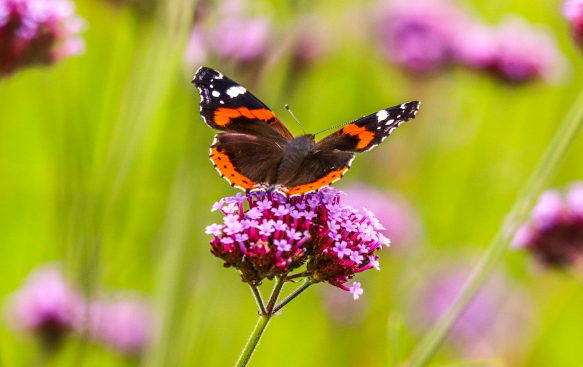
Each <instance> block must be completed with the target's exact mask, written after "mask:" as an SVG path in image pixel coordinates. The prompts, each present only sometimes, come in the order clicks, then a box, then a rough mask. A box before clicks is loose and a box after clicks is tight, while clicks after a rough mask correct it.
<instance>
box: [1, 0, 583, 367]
mask: <svg viewBox="0 0 583 367" xmlns="http://www.w3.org/2000/svg"><path fill="white" fill-rule="evenodd" d="M211 4H212V3H211ZM251 4H253V7H251V9H252V14H260V15H264V16H268V17H270V18H271V19H272V21H273V25H274V26H275V28H276V29H277V32H278V34H277V36H278V37H280V38H281V39H285V37H286V29H287V28H289V27H293V26H294V24H295V23H294V22H296V21H297V19H299V17H300V15H301V14H303V13H304V12H308V11H309V12H314V13H316V14H319V15H320V16H322V19H324V20H325V21H326V22H327V23H328V26H329V28H330V30H331V35H332V39H333V44H334V45H335V47H333V48H332V49H331V50H330V51H329V52H328V53H327V54H326V55H325V56H324V57H323V58H322V59H320V60H318V61H317V62H315V63H314V64H312V65H310V66H309V67H307V68H306V69H304V70H302V72H301V73H294V74H293V76H292V77H290V69H289V57H288V56H286V54H285V48H284V47H282V48H280V50H282V54H278V55H275V56H273V57H270V58H268V60H267V61H265V65H263V66H262V69H261V70H262V74H261V78H258V79H257V80H255V81H254V82H253V83H252V82H251V80H250V79H251V78H250V77H249V76H248V75H246V74H245V72H244V71H240V70H237V68H235V67H233V65H231V64H223V63H221V62H220V61H218V60H213V59H209V60H208V63H207V65H206V66H210V67H213V68H216V69H218V70H220V71H222V72H223V73H225V74H227V75H228V76H230V77H231V78H233V79H235V80H237V81H239V82H240V83H241V84H242V85H244V86H246V85H249V84H253V85H252V86H249V87H248V88H249V89H251V90H252V92H253V93H254V94H255V95H256V96H258V97H259V98H260V99H261V100H262V101H264V102H265V103H266V104H267V105H268V106H270V108H271V109H272V110H273V111H274V112H275V113H276V114H277V115H278V116H279V117H280V119H282V120H283V121H284V123H286V125H287V126H288V127H289V129H290V130H291V131H292V133H294V134H299V133H301V131H300V129H299V127H298V126H297V125H296V123H295V122H294V121H293V120H292V119H291V117H290V116H289V114H288V113H287V112H286V111H285V108H284V103H288V104H289V105H290V106H291V107H292V109H293V111H294V113H295V114H296V116H297V117H298V119H299V120H300V121H301V122H302V123H303V125H304V127H305V128H306V130H307V131H308V132H315V131H319V130H321V129H324V128H326V127H330V126H333V125H336V124H340V123H343V122H345V121H348V120H351V119H354V118H356V117H359V116H362V115H364V114H368V113H373V112H375V111H377V110H379V109H382V108H386V107H389V106H392V105H396V104H400V103H402V102H405V101H409V100H420V101H421V102H422V105H421V109H420V112H419V114H418V115H417V118H416V119H415V120H413V121H410V122H408V123H406V124H404V125H403V126H402V127H400V128H399V129H398V130H397V131H396V132H395V133H394V134H393V136H391V137H390V138H389V139H387V140H386V141H385V143H384V144H382V145H381V146H380V147H378V148H376V149H375V150H373V151H371V152H368V153H366V154H362V155H359V156H358V157H357V159H356V160H355V162H354V164H353V166H352V169H351V170H350V171H349V172H348V173H347V174H346V176H345V177H344V178H343V179H342V181H340V182H338V183H337V184H336V185H335V187H337V188H339V189H342V188H343V187H345V186H347V185H349V184H351V183H355V182H364V183H366V184H368V185H370V186H373V187H375V188H380V189H386V190H393V191H396V192H399V193H401V194H402V195H404V197H406V198H407V199H408V201H409V202H410V203H411V204H412V205H413V207H414V208H415V211H416V212H417V214H418V216H419V218H420V221H421V223H422V227H423V235H422V236H420V237H419V238H420V239H419V240H418V241H417V242H418V243H415V244H412V245H411V246H409V248H408V250H407V251H399V250H398V249H396V248H397V247H398V246H399V244H398V243H394V245H393V247H394V248H392V249H388V250H384V251H383V253H382V254H381V260H380V261H381V267H382V271H381V272H366V273H364V274H360V275H358V276H357V278H356V280H357V281H360V282H362V284H363V288H364V289H365V293H364V295H363V296H362V298H361V300H359V301H358V302H359V304H358V306H350V307H357V308H360V310H359V311H358V312H360V314H359V315H362V316H359V317H358V318H356V319H355V320H350V322H342V321H339V320H338V319H335V318H333V317H332V316H331V315H330V314H329V312H328V311H327V308H326V307H325V305H324V301H323V299H324V298H325V297H327V295H326V293H325V291H326V290H325V289H324V288H327V287H328V288H329V287H330V286H329V285H327V284H319V285H317V286H314V287H312V288H311V289H310V290H309V291H307V292H306V294H305V295H303V296H302V297H300V298H298V300H296V301H294V302H293V303H292V304H290V305H289V306H288V307H286V309H285V312H284V313H283V314H282V315H280V316H277V317H276V318H274V320H273V321H272V323H271V324H270V326H269V328H268V329H267V332H266V334H265V336H264V338H263V340H262V341H261V343H260V345H259V348H258V351H257V352H256V354H255V355H254V357H253V359H252V361H251V365H252V366H299V365H305V366H315V365H318V366H374V367H376V366H389V365H391V363H392V361H394V359H395V358H396V357H397V358H398V359H399V360H404V359H406V358H407V356H408V355H409V353H410V351H411V349H412V348H413V346H414V345H415V343H416V342H417V341H418V340H419V338H420V337H421V336H422V333H423V328H419V327H416V326H414V324H415V322H414V321H415V317H414V316H412V309H414V305H415V303H416V302H415V301H416V296H415V292H414V291H413V289H416V288H418V287H421V286H422V285H423V284H425V282H426V281H427V280H428V279H429V278H430V277H431V274H432V272H433V271H435V269H438V268H439V267H440V266H441V267H457V266H459V267H460V268H463V269H467V268H469V267H471V266H472V265H473V264H475V262H476V260H477V259H478V258H479V256H480V255H481V254H482V252H483V250H484V248H485V246H486V244H487V243H488V242H489V241H490V239H491V238H492V236H493V235H494V234H495V233H496V231H497V229H498V227H499V226H500V225H501V220H502V218H503V216H504V215H505V214H506V212H507V211H508V210H509V208H510V206H511V204H512V202H513V200H514V198H515V196H516V193H517V191H518V189H519V188H520V187H521V185H522V184H523V182H524V180H525V178H526V177H527V176H528V174H529V173H530V172H531V170H532V169H533V168H534V166H535V164H536V162H537V161H538V159H539V158H540V155H541V153H542V151H543V150H544V148H545V146H546V144H547V143H548V142H549V141H550V138H551V136H552V134H553V132H554V131H555V129H556V128H557V126H558V124H559V122H560V121H561V119H562V117H563V115H564V113H565V111H566V110H568V109H569V107H570V105H571V104H572V102H573V101H574V99H575V96H576V95H577V93H578V90H579V89H580V85H581V81H582V77H581V72H580V66H579V64H580V58H579V55H578V54H577V51H576V50H575V49H574V46H573V45H572V43H571V41H570V39H569V36H568V25H567V23H566V21H565V20H564V19H563V17H562V16H561V14H560V6H561V4H560V2H559V1H551V0H544V1H536V2H532V1H525V0H509V1H506V2H503V3H501V2H499V1H493V0H487V1H471V2H470V1H467V2H464V4H463V5H464V6H468V7H470V8H472V9H473V10H474V11H475V12H476V13H477V14H478V15H479V16H480V17H481V18H482V19H484V21H486V22H491V23H498V22H499V21H500V20H501V19H503V18H504V17H505V16H506V15H508V14H509V13H514V14H520V15H521V16H523V17H524V18H526V19H527V20H529V21H531V22H535V23H541V24H545V25H547V26H548V28H549V30H550V31H551V32H552V34H553V35H554V36H555V37H556V39H557V42H558V45H559V47H560V49H561V50H562V52H563V53H564V54H565V56H566V57H567V59H568V63H569V66H570V68H569V72H568V76H567V77H566V78H565V80H564V81H562V82H561V83H558V84H548V83H545V82H533V83H526V84H522V85H510V84H507V83H501V82H500V81H498V80H496V79H494V78H492V77H490V76H488V75H483V74H480V73H476V72H472V71H468V70H464V69H461V68H452V69H450V70H447V71H445V72H443V73H439V74H438V75H435V76H431V77H425V78H414V77H411V76H410V75H407V74H405V73H403V72H402V71H401V70H400V69H399V68H398V67H396V66H394V65H390V64H389V63H387V62H386V61H385V60H384V59H383V58H382V57H381V56H380V54H379V52H378V50H377V49H376V45H375V43H374V42H373V41H370V40H366V39H365V40H364V41H363V38H362V35H363V34H365V35H366V26H367V17H368V16H370V9H371V8H372V7H373V6H374V3H372V2H368V1H357V0H350V1H349V0H341V1H335V2H333V3H332V2H314V3H312V2H307V1H298V2H289V3H284V2H279V1H267V0H262V1H253V2H251ZM76 5H77V12H78V14H79V15H80V16H82V17H83V18H84V19H86V21H87V24H88V29H87V32H86V33H85V34H84V39H85V40H86V43H87V50H86V53H85V55H83V56H80V57H77V58H72V59H68V60H65V61H63V62H60V63H59V64H57V65H55V66H52V67H50V68H42V69H27V70H24V71H20V72H18V73H17V74H15V75H13V76H11V77H10V78H5V79H3V80H1V81H0V198H1V199H0V249H1V250H0V274H1V279H2V280H1V281H0V298H4V297H5V296H7V295H9V294H10V293H12V292H13V291H14V290H15V289H16V288H18V286H19V285H20V284H21V283H22V281H23V279H24V278H25V277H26V275H27V274H28V273H29V272H30V271H31V270H32V269H33V268H35V267H36V266H37V265H39V264H41V263H43V262H46V261H51V260H65V261H64V264H65V265H66V268H67V270H68V276H70V277H71V279H75V281H77V282H78V283H79V284H81V285H82V286H83V288H84V289H85V290H86V292H95V291H98V290H109V289H136V290H139V291H141V292H143V293H144V294H145V295H147V296H148V297H150V298H151V300H152V302H153V303H154V305H155V307H156V311H157V317H158V320H159V325H158V327H157V329H156V332H157V334H158V335H159V339H158V340H157V341H156V342H155V343H153V345H151V346H150V347H149V348H147V350H146V351H145V353H144V355H142V356H141V357H139V358H134V357H122V356H120V355H117V354H115V353H113V352H110V351H107V350H104V349H103V348H101V347H100V346H98V345H93V344H92V343H89V344H85V343H83V342H81V341H79V340H77V339H75V338H71V339H70V340H68V342H67V344H66V345H65V347H64V349H63V350H62V351H61V352H60V353H59V355H57V356H55V358H54V359H53V360H52V361H51V362H50V363H51V365H55V366H126V365H127V366H132V365H145V366H230V365H233V364H234V363H235V361H236V359H237V356H238V354H239V353H240V351H241V349H242V348H243V346H244V344H245V342H246V340H247V338H248V336H249V334H250V333H251V331H252V328H253V327H254V325H255V323H256V318H257V317H256V311H257V310H256V305H255V302H254V300H253V297H252V295H251V293H250V292H249V289H248V286H247V285H246V284H244V283H242V282H241V281H240V280H239V277H238V275H237V274H236V272H235V271H234V270H232V269H224V268H222V264H221V261H220V260H218V259H216V258H214V257H213V256H212V255H211V254H210V252H209V248H210V247H209V244H208V240H209V236H208V235H205V234H204V228H205V227H206V226H207V225H209V224H211V223H213V222H219V221H221V215H219V214H217V213H216V212H215V213H211V212H210V207H211V205H212V204H213V203H214V202H215V201H218V200H219V199H220V198H222V197H224V196H227V195H234V194H235V193H236V191H235V189H233V188H231V187H230V186H229V185H228V184H227V182H226V181H225V180H223V179H221V178H220V177H219V175H218V174H217V173H216V171H215V169H214V168H213V166H212V164H211V163H210V162H209V161H208V148H209V146H210V144H211V142H212V138H213V135H214V133H215V132H214V131H213V130H211V129H210V128H208V127H207V126H206V125H204V123H203V121H202V119H201V118H200V115H199V113H198V110H199V108H198V101H199V96H198V91H197V90H196V88H195V87H194V86H193V85H191V84H190V80H191V78H192V75H193V74H194V72H195V71H196V69H197V68H198V65H196V66H192V65H188V66H187V65H185V63H183V54H184V49H185V44H186V41H187V36H188V33H189V32H190V26H191V24H192V19H193V14H194V6H195V4H194V3H190V2H188V1H179V0H176V1H170V2H169V3H168V4H166V5H164V4H162V6H165V7H166V8H164V9H165V10H163V11H160V12H158V13H157V14H156V13H154V14H149V13H148V12H147V11H146V12H144V11H143V10H140V11H136V9H135V8H134V7H132V6H124V5H115V4H111V3H108V2H105V1H98V0H79V1H76ZM211 8H212V7H211ZM209 11H210V10H209ZM292 79H293V80H292ZM292 85H293V88H292ZM582 156H583V141H582V140H581V139H578V140H577V142H576V144H575V146H574V147H573V149H572V150H571V152H570V154H569V156H568V158H567V161H566V162H565V164H564V165H563V166H562V169H561V171H560V174H559V176H558V177H557V178H556V180H555V184H556V185H564V184H565V183H568V182H569V181H572V180H575V179H581V178H582V174H581V172H582V170H583V161H582V160H581V157H582ZM531 265H532V264H531V262H530V261H529V259H528V258H526V257H525V256H524V255H523V254H521V253H516V252H511V253H509V254H508V255H507V256H506V258H505V261H504V263H503V264H501V267H500V273H501V274H503V276H504V277H505V279H506V280H505V282H506V283H507V285H508V286H509V287H510V289H511V294H512V295H513V296H516V295H519V296H516V297H518V298H519V299H518V301H517V303H518V306H517V307H518V309H519V312H518V314H521V315H524V316H525V317H526V318H527V321H528V322H527V323H526V324H527V325H525V326H524V327H523V331H522V332H521V334H520V335H517V336H515V337H514V338H513V339H515V340H514V342H515V343H516V344H515V346H514V347H513V348H507V349H506V350H505V349H504V348H502V349H500V350H498V349H494V351H493V352H492V353H491V357H487V358H486V359H487V360H489V361H490V362H487V365H497V366H500V365H504V366H532V367H534V366H581V364H582V362H581V361H583V349H581V348H578V346H579V344H580V340H581V329H582V327H583V313H581V312H580V310H581V308H582V307H583V292H581V287H580V284H578V283H577V282H576V281H574V280H573V279H571V278H569V277H567V276H565V275H564V274H558V273H553V272H543V271H540V270H537V269H533V266H531ZM270 286H271V282H265V283H264V285H263V286H262V287H261V289H262V290H263V292H264V293H267V292H268V291H269V289H270V288H269V287H270ZM291 288H292V287H289V288H287V290H288V291H289V290H290V289H291ZM508 297H510V296H508ZM344 298H345V300H346V301H347V302H353V301H352V299H351V295H350V294H348V293H346V294H344ZM339 302H340V301H339ZM354 312H356V311H354ZM389 320H391V322H389ZM395 325H396V326H395ZM505 332H509V331H505ZM396 335H398V340H399V343H398V350H396V351H395V345H394V343H393V344H392V343H390V340H391V339H394V338H395V337H396ZM476 343H480V341H476ZM508 349H510V350H508ZM395 356H396V357H395ZM466 357H467V356H466V355H465V354H464V353H462V352H460V349H459V348H457V347H456V345H455V343H448V344H447V345H446V346H445V347H444V348H443V349H442V351H441V352H440V354H439V356H438V358H436V359H435V361H434V365H440V363H441V364H445V363H446V362H447V361H452V360H459V359H464V358H466ZM34 360H35V344H34V342H33V341H31V340H30V339H27V338H25V337H22V336H20V335H18V334H17V333H15V332H14V331H12V330H11V329H10V328H9V327H8V326H7V325H6V322H3V323H2V324H1V325H0V365H1V366H25V365H30V364H31V363H32V361H34Z"/></svg>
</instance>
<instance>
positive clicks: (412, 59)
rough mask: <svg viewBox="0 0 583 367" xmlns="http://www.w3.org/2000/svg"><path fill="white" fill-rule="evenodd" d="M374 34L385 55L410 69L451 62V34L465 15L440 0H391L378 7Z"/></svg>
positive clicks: (429, 68) (427, 69)
mask: <svg viewBox="0 0 583 367" xmlns="http://www.w3.org/2000/svg"><path fill="white" fill-rule="evenodd" d="M378 14H379V15H378V19H377V27H376V29H377V34H378V37H379V39H380V41H381V48H382V52H383V53H384V55H385V57H386V58H387V59H388V60H389V61H391V62H396V63H398V64H400V65H402V66H403V67H405V68H406V69H408V70H410V71H413V72H430V71H435V70H437V69H439V68H441V67H442V66H444V65H447V64H449V63H451V61H452V60H453V55H454V48H453V46H454V37H455V36H456V34H457V33H458V32H460V31H461V30H462V29H463V27H464V25H465V24H466V22H467V21H468V20H467V16H466V15H465V14H464V13H463V12H461V11H460V10H459V9H458V8H456V7H455V6H454V4H453V3H450V2H448V1H442V0H435V1H433V0H393V1H390V2H387V3H383V5H382V7H381V9H380V10H379V11H378Z"/></svg>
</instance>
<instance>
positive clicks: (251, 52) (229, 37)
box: [210, 16, 271, 63]
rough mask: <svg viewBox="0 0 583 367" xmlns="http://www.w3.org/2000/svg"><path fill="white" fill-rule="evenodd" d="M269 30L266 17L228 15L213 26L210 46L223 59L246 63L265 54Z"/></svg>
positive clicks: (268, 40) (268, 41) (267, 46)
mask: <svg viewBox="0 0 583 367" xmlns="http://www.w3.org/2000/svg"><path fill="white" fill-rule="evenodd" d="M270 32H271V27H270V23H269V20H268V19H267V18H259V17H256V18H246V19H244V18H238V17H235V16H228V17H226V18H225V19H223V20H222V21H221V22H219V24H218V25H217V27H216V28H215V31H214V35H213V37H212V42H210V46H211V47H212V48H213V51H214V53H215V54H216V55H217V56H218V57H220V58H221V59H223V60H232V61H237V62H240V63H248V62H252V61H256V60H259V59H261V58H263V57H264V56H265V54H266V52H267V50H268V48H269V43H270Z"/></svg>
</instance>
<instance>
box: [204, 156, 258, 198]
mask: <svg viewBox="0 0 583 367" xmlns="http://www.w3.org/2000/svg"><path fill="white" fill-rule="evenodd" d="M211 161H212V162H213V163H214V165H215V167H216V169H217V170H218V171H219V173H220V174H221V176H222V177H224V178H225V179H226V180H227V181H229V183H230V184H231V185H232V186H236V187H239V188H241V189H244V190H250V189H252V188H253V186H255V182H253V181H251V180H250V179H249V178H247V177H245V176H243V175H242V174H240V173H239V172H237V169H236V168H235V166H234V165H233V163H232V162H231V160H230V159H229V157H228V156H227V155H226V154H224V153H221V152H219V151H218V150H217V148H215V147H212V148H211Z"/></svg>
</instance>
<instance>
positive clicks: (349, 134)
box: [318, 101, 420, 153]
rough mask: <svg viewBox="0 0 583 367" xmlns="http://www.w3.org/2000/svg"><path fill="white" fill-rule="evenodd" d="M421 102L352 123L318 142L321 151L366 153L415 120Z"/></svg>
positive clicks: (378, 113) (402, 105)
mask: <svg viewBox="0 0 583 367" xmlns="http://www.w3.org/2000/svg"><path fill="white" fill-rule="evenodd" d="M419 105H420V102H418V101H414V102H408V103H403V104H401V105H398V106H394V107H391V108H387V109H384V110H380V111H379V112H377V113H374V114H372V115H368V116H364V117H361V118H359V119H356V120H354V121H352V122H351V123H350V124H348V125H346V126H344V127H343V128H342V129H340V130H338V131H336V132H335V133H332V134H330V135H328V136H327V137H325V138H324V139H322V140H320V141H319V142H318V148H319V149H321V150H331V149H338V150H341V151H345V152H357V153H360V152H366V151H368V150H371V149H372V148H374V147H376V146H377V145H379V144H380V143H381V142H382V141H383V140H385V138H386V137H387V136H389V135H390V134H391V133H392V132H393V130H395V129H396V128H397V127H398V126H399V125H401V124H402V123H403V122H405V121H408V120H411V119H413V118H415V115H416V114H417V111H418V110H419Z"/></svg>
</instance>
